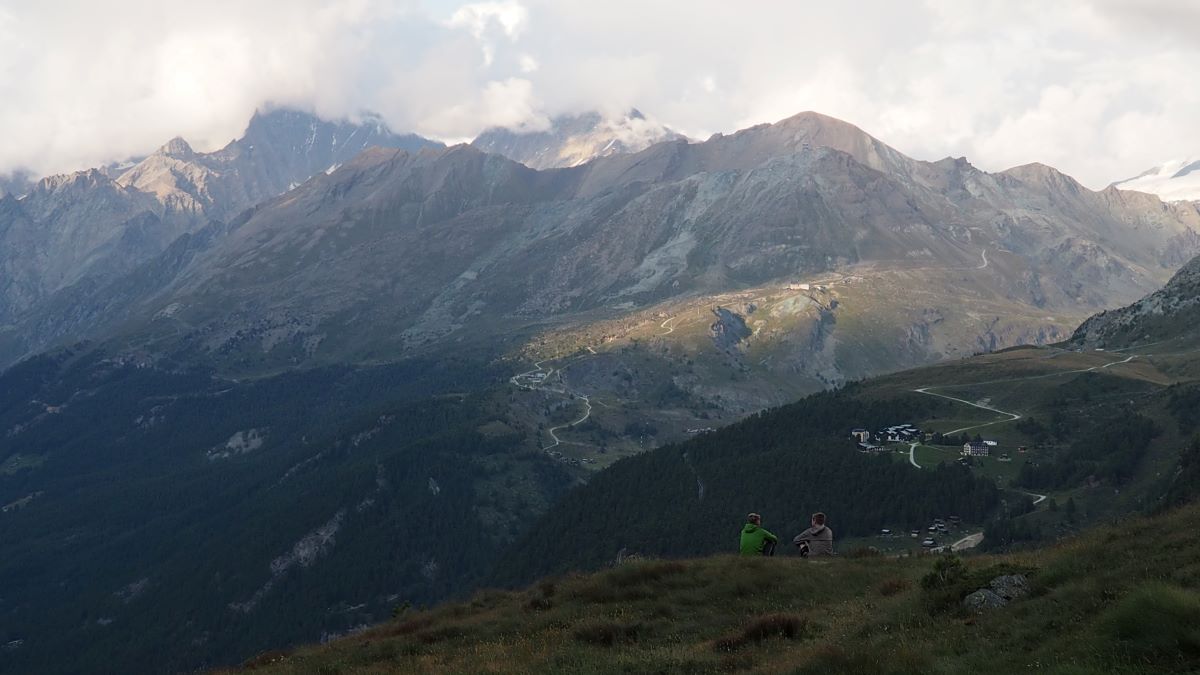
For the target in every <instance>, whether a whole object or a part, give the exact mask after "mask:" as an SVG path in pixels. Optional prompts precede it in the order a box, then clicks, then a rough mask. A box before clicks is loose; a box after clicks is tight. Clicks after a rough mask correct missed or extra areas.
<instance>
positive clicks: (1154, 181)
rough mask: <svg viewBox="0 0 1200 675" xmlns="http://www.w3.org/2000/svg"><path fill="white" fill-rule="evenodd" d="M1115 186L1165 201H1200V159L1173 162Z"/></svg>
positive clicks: (1192, 158) (1193, 158) (1191, 158)
mask: <svg viewBox="0 0 1200 675" xmlns="http://www.w3.org/2000/svg"><path fill="white" fill-rule="evenodd" d="M1113 185H1115V186H1116V187H1117V188H1118V189H1121V190H1134V191H1137V192H1149V193H1150V194H1153V195H1158V196H1159V197H1160V198H1161V199H1163V200H1164V201H1181V200H1188V199H1200V158H1198V157H1190V158H1187V159H1177V160H1173V161H1170V162H1167V163H1166V164H1163V165H1161V166H1156V167H1154V168H1153V169H1150V170H1149V171H1146V172H1145V173H1143V174H1141V175H1140V176H1137V177H1135V178H1130V179H1128V180H1123V181H1120V182H1117V183H1113Z"/></svg>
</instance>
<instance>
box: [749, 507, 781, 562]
mask: <svg viewBox="0 0 1200 675" xmlns="http://www.w3.org/2000/svg"><path fill="white" fill-rule="evenodd" d="M778 542H779V537H776V536H775V535H773V534H771V533H770V532H767V531H766V530H764V529H763V528H762V516H760V515H758V514H757V513H751V514H750V515H748V516H746V526H745V527H743V528H742V541H741V554H742V555H775V544H777V543H778Z"/></svg>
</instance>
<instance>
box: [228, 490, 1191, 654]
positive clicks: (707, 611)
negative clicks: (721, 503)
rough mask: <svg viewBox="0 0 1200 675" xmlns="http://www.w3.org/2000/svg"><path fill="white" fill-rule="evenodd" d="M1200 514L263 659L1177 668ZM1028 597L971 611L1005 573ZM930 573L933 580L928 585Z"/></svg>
mask: <svg viewBox="0 0 1200 675" xmlns="http://www.w3.org/2000/svg"><path fill="white" fill-rule="evenodd" d="M1197 529H1200V507H1198V506H1189V507H1185V508H1183V509H1181V510H1176V511H1173V512H1170V513H1167V514H1164V515H1159V516H1156V517H1153V518H1135V519H1130V520H1128V521H1125V522H1122V523H1120V524H1118V525H1116V526H1106V527H1101V528H1098V529H1095V530H1092V531H1089V532H1088V533H1086V534H1085V535H1083V536H1081V537H1079V538H1075V539H1072V540H1069V541H1066V542H1064V543H1062V544H1060V545H1057V546H1055V547H1053V548H1049V549H1045V550H1041V551H1037V552H1028V553H1022V554H1014V555H1006V556H989V555H981V556H975V557H970V558H967V559H965V561H964V562H965V566H964V569H963V570H961V572H959V573H954V572H951V573H949V574H943V575H941V577H938V576H936V575H931V572H933V570H934V569H935V566H937V567H939V568H940V569H941V570H943V571H944V570H947V569H950V570H953V569H955V568H954V567H953V566H952V565H947V564H946V563H945V562H941V563H940V564H939V561H941V560H944V558H943V557H942V556H935V555H930V556H919V557H905V558H882V557H853V556H844V557H841V558H838V559H834V560H831V561H828V562H813V561H806V560H802V559H799V558H794V557H777V558H770V559H764V558H751V559H742V558H737V557H733V556H718V557H713V558H706V559H697V560H687V561H655V560H648V561H639V562H634V563H627V564H624V565H621V566H619V567H617V568H615V569H609V570H606V571H603V572H600V573H597V574H593V575H586V576H585V575H569V576H563V577H558V578H552V579H545V580H542V581H541V582H539V583H537V584H535V585H534V586H531V587H530V588H527V589H525V590H521V591H512V592H502V591H485V592H481V593H479V594H477V595H476V596H475V597H474V599H473V600H472V601H470V602H468V603H462V604H454V605H446V606H442V607H438V608H435V609H432V610H429V611H421V612H406V613H404V614H403V615H402V616H400V617H399V618H397V619H396V620H394V621H392V622H390V623H388V624H385V625H382V626H378V627H376V628H374V629H372V630H369V631H366V632H364V633H362V634H360V635H358V636H355V637H352V638H348V639H344V640H339V641H336V642H333V643H331V644H328V645H324V646H321V647H313V648H309V649H303V650H299V651H296V652H293V653H283V652H276V653H271V654H264V655H262V656H260V657H258V658H256V659H254V660H252V661H250V662H248V664H247V666H246V669H253V670H255V671H256V672H262V673H285V672H286V673H314V674H315V673H323V674H324V673H344V674H350V673H565V672H570V673H616V672H624V673H666V672H692V673H717V672H728V671H743V672H761V673H829V672H837V673H897V674H898V673H965V672H972V673H1013V672H1024V671H1028V670H1037V671H1039V672H1047V673H1057V674H1060V675H1067V674H1072V675H1074V674H1080V673H1170V672H1195V669H1197V668H1200V628H1198V626H1200V547H1198V546H1196V544H1195V532H1196V531H1197ZM1011 572H1021V573H1025V574H1027V575H1028V578H1029V580H1030V585H1031V593H1030V595H1029V596H1028V597H1026V598H1023V599H1018V600H1014V601H1013V602H1012V603H1010V604H1009V605H1008V606H1006V607H1002V608H999V609H993V610H988V611H986V612H984V613H982V614H974V613H972V612H969V611H967V610H966V609H964V608H963V607H962V606H961V604H960V603H959V598H961V597H962V596H963V595H965V594H967V593H969V592H970V591H972V590H974V589H975V588H978V587H980V586H982V585H985V584H986V583H987V582H988V581H989V580H991V579H992V578H994V577H996V576H998V575H1000V574H1005V573H1011ZM927 577H929V578H928V579H927Z"/></svg>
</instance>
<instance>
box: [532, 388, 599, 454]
mask: <svg viewBox="0 0 1200 675" xmlns="http://www.w3.org/2000/svg"><path fill="white" fill-rule="evenodd" d="M576 396H577V397H578V398H579V399H580V400H582V401H583V405H584V411H583V417H580V418H579V419H577V420H575V421H574V422H568V423H567V424H560V425H558V426H556V427H550V438H553V439H554V442H553V443H551V444H550V445H547V446H546V447H544V448H542V450H550V449H552V448H555V447H558V446H559V445H560V444H562V440H561V439H559V437H558V434H557V433H555V432H557V431H558V430H559V429H569V428H570V427H573V426H577V425H580V424H583V423H584V422H586V421H587V418H589V417H591V416H592V402H591V401H590V400H588V397H587V396H585V395H583V394H576Z"/></svg>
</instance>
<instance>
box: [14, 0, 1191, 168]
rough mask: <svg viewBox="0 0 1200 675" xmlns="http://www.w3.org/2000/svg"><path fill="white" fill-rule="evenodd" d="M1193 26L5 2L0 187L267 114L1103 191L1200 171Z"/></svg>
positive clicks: (1104, 14) (1179, 3)
mask: <svg viewBox="0 0 1200 675" xmlns="http://www.w3.org/2000/svg"><path fill="white" fill-rule="evenodd" d="M1197 26H1200V0H1052V1H1049V0H1036V1H1030V2H1025V1H1023V0H924V1H917V0H913V1H911V2H907V1H904V0H874V1H860V2H846V3H829V2H817V1H816V0H780V1H773V0H742V1H741V2H731V1H730V0H676V1H673V2H667V1H665V0H603V1H601V0H591V1H587V2H584V1H582V0H492V1H486V2H475V3H470V2H457V1H453V0H340V1H329V2H321V1H318V0H286V1H285V0H254V1H249V0H205V1H204V2H194V1H189V2H182V1H177V0H125V1H124V2H121V3H118V4H115V5H114V4H111V3H101V2H93V1H91V0H52V1H46V2H30V1H28V0H0V101H2V102H3V103H2V104H0V134H2V135H3V140H2V141H0V174H3V173H5V172H9V171H12V170H15V169H18V168H27V169H29V170H32V171H33V172H35V173H37V174H44V173H51V172H61V171H68V170H73V169H78V168H84V167H87V166H92V165H97V164H100V163H104V162H107V161H112V160H117V159H121V158H123V157H127V156H130V155H136V154H144V153H147V152H149V151H152V150H153V149H154V148H155V147H157V146H159V145H161V144H162V143H164V142H165V141H167V140H168V139H170V138H171V137H173V136H176V135H182V136H183V137H184V138H186V139H188V140H189V141H190V142H192V144H193V145H194V146H195V147H196V148H197V149H203V150H210V149H215V148H217V147H219V146H221V145H223V144H224V143H226V142H228V141H229V140H230V139H232V138H234V137H236V136H238V135H240V133H241V131H242V130H243V129H244V127H245V124H246V121H247V120H248V119H249V117H250V115H251V114H252V113H253V111H254V109H255V108H256V107H258V106H260V105H263V104H265V103H267V102H275V103H277V104H287V105H294V106H299V107H303V108H308V109H311V110H314V111H316V112H318V113H319V114H322V115H325V116H344V115H354V114H356V113H358V112H360V111H364V110H372V111H377V112H378V113H380V114H381V115H383V117H384V118H385V119H386V120H387V121H388V123H389V125H390V126H391V127H392V128H393V129H395V130H397V131H414V132H417V133H420V134H423V135H427V136H430V137H435V138H440V139H443V140H451V141H454V140H462V139H469V138H470V137H472V136H473V135H475V134H476V133H477V132H478V131H480V130H481V129H482V128H484V127H487V126H491V125H502V126H510V127H522V126H523V127H526V128H537V127H538V126H539V125H542V124H545V120H546V119H547V116H549V115H554V114H558V113H562V112H570V111H580V110H584V109H590V108H599V109H602V110H606V111H620V110H622V109H625V108H628V107H631V106H636V107H637V108H639V109H641V110H642V111H643V112H644V113H646V114H647V115H648V116H650V117H652V118H654V119H657V120H659V121H662V122H665V123H667V124H668V125H671V126H673V127H675V128H676V129H679V130H681V131H683V132H684V133H687V134H689V135H692V136H694V137H697V138H705V137H707V136H708V135H709V134H711V133H713V132H716V131H723V132H728V131H733V130H736V129H738V128H742V127H745V126H749V125H751V124H755V123H759V122H773V121H777V120H779V119H781V118H784V117H787V116H789V115H792V114H794V113H797V112H800V111H802V110H816V111H819V112H823V113H826V114H830V115H833V116H836V117H839V118H842V119H845V120H847V121H850V122H853V123H855V124H857V125H859V126H860V127H862V128H863V129H865V130H866V131H868V132H869V133H871V134H872V135H874V136H876V137H878V138H880V139H882V140H883V141H885V142H887V143H889V144H891V145H893V146H895V147H896V148H898V149H899V150H901V151H903V152H905V153H907V154H910V155H913V156H915V157H917V158H920V159H939V158H941V157H945V156H947V155H951V156H956V157H957V156H964V155H965V156H966V157H967V158H968V159H970V160H971V161H972V162H973V163H975V164H976V165H978V166H980V167H982V168H984V169H988V170H1000V169H1004V168H1007V167H1009V166H1013V165H1016V164H1023V163H1026V162H1032V161H1040V162H1043V163H1046V164H1051V165H1053V166H1056V167H1058V168H1060V169H1062V170H1064V171H1066V172H1068V173H1070V174H1072V175H1074V176H1075V177H1077V178H1079V179H1080V180H1082V181H1083V182H1084V183H1085V184H1087V185H1088V186H1090V187H1093V188H1100V187H1103V186H1105V185H1107V184H1108V183H1110V182H1112V181H1114V180H1117V179H1121V178H1127V177H1129V176H1131V175H1133V174H1136V173H1140V172H1141V171H1142V170H1143V169H1147V168H1149V167H1151V166H1153V165H1156V164H1159V163H1162V162H1163V161H1166V160H1169V159H1173V158H1178V157H1183V156H1188V155H1193V154H1196V153H1200V138H1197V122H1198V121H1200V76H1197V75H1196V72H1197V70H1198V68H1197V66H1198V65H1200V30H1197Z"/></svg>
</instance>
